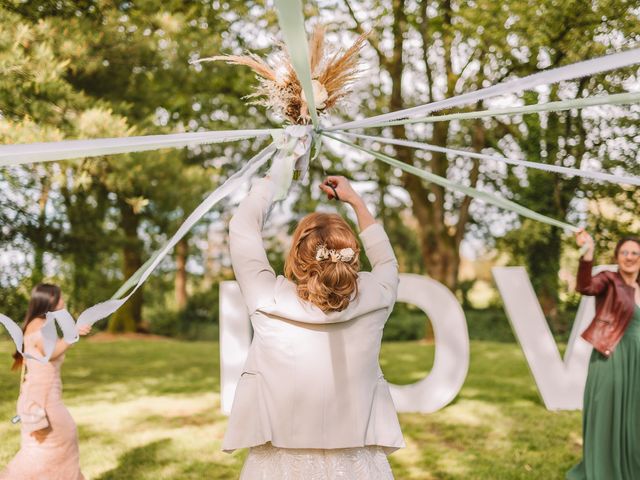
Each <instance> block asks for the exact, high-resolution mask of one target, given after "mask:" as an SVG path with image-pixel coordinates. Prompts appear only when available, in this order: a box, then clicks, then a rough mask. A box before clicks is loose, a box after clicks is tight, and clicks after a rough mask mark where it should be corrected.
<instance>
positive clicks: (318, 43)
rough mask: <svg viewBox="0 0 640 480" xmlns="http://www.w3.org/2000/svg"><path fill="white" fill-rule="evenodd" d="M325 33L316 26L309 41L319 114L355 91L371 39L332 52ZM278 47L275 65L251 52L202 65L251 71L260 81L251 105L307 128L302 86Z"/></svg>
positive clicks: (361, 39)
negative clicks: (361, 58)
mask: <svg viewBox="0 0 640 480" xmlns="http://www.w3.org/2000/svg"><path fill="white" fill-rule="evenodd" d="M325 31H326V30H325V27H324V26H323V25H320V24H318V25H316V26H315V27H314V29H313V33H312V35H311V39H310V41H309V61H310V64H311V78H312V86H313V97H314V103H315V106H316V110H317V111H318V113H319V114H321V113H325V112H327V111H328V110H330V109H331V108H333V107H335V106H336V105H338V104H339V103H340V101H341V100H343V99H344V98H345V97H346V96H347V95H348V94H349V92H350V91H351V86H352V84H353V81H354V80H355V79H356V78H357V77H358V75H359V73H360V69H359V67H360V63H359V59H358V54H359V53H360V50H361V49H362V47H363V46H364V43H365V41H366V39H367V36H368V33H365V34H362V35H360V36H359V37H358V38H357V39H356V41H355V42H354V43H353V45H352V46H351V47H349V48H348V49H347V50H344V51H343V50H342V49H338V50H330V46H329V45H327V44H326V42H325ZM278 48H279V50H278V52H276V53H275V55H274V56H273V58H272V60H271V63H272V64H273V66H272V65H270V64H269V63H267V61H266V60H264V59H263V58H260V57H259V56H258V55H256V54H254V53H251V52H248V53H247V54H246V55H218V56H215V57H209V58H203V59H200V60H198V62H207V61H219V60H221V61H224V62H227V63H229V64H233V65H245V66H247V67H249V68H251V69H252V70H253V71H254V72H255V73H256V75H257V78H258V80H259V84H258V86H257V87H256V89H255V92H254V93H252V94H251V95H248V96H247V97H248V98H251V99H254V100H253V101H252V102H251V103H252V104H255V105H262V106H264V107H266V108H268V109H270V110H271V111H273V112H274V113H275V114H276V115H278V116H281V117H283V118H286V119H287V120H288V121H289V122H291V123H293V124H298V125H306V124H308V123H309V122H310V117H309V111H308V108H307V101H306V98H305V96H304V92H303V91H302V86H301V84H300V81H299V80H298V76H297V75H296V72H295V70H294V68H293V66H292V65H291V59H290V57H289V54H288V52H287V49H286V47H285V46H284V44H278Z"/></svg>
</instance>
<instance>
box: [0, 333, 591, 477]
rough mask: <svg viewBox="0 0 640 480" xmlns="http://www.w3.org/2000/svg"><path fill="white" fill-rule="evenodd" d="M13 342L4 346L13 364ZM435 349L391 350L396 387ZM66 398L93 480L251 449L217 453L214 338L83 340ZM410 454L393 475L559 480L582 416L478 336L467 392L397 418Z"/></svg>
mask: <svg viewBox="0 0 640 480" xmlns="http://www.w3.org/2000/svg"><path fill="white" fill-rule="evenodd" d="M9 353H10V344H9V342H6V341H2V342H0V358H5V359H7V361H6V362H5V361H2V363H1V364H2V365H3V366H4V365H8V363H9V362H8V358H9ZM432 359H433V346H430V345H422V344H418V343H415V342H403V343H386V344H384V345H383V349H382V359H381V363H382V367H383V370H384V371H385V374H386V377H387V379H388V380H389V381H391V382H394V383H409V382H413V381H415V380H417V379H420V378H421V377H423V376H424V375H425V374H426V373H427V372H428V370H429V368H430V365H431V362H432ZM64 385H65V401H66V404H67V406H68V407H69V409H70V410H71V413H72V415H73V416H74V418H75V419H76V422H77V423H78V428H79V434H80V451H81V461H82V469H83V472H84V473H85V475H86V476H87V478H89V479H92V480H97V479H99V480H116V479H121V480H146V479H149V480H151V479H153V480H158V479H172V480H182V479H184V480H187V479H194V480H195V479H197V480H203V479H235V478H237V477H238V474H239V472H240V468H241V466H242V462H243V459H244V456H245V455H246V453H245V452H244V451H243V452H236V453H234V454H233V455H228V454H224V453H222V452H220V444H221V441H222V436H223V434H224V429H225V425H226V417H225V416H224V415H222V414H221V413H220V411H219V406H220V397H219V357H218V344H217V343H214V342H189V343H187V342H179V341H171V340H159V341H139V340H119V341H114V342H92V341H84V342H81V343H80V344H78V345H77V346H75V347H74V348H73V349H72V350H71V351H70V352H69V354H68V355H67V361H66V364H65V367H64ZM0 386H1V388H0V439H2V440H1V442H0V467H1V466H4V465H5V464H6V463H7V462H8V461H9V459H10V458H11V457H12V456H13V455H14V454H15V452H16V451H17V450H18V445H19V428H18V427H16V426H13V425H11V423H10V422H9V419H10V418H11V417H12V416H13V415H14V410H15V400H16V398H17V394H18V378H17V376H16V375H14V374H12V373H10V372H8V371H7V369H5V368H4V367H3V368H2V369H1V370H0ZM400 421H401V424H402V429H403V431H404V435H405V440H406V443H407V448H405V449H403V450H399V451H398V452H396V453H394V454H393V455H392V456H391V457H390V460H391V464H392V467H393V469H394V473H395V476H396V478H397V479H420V480H426V479H443V480H444V479H525V478H526V479H545V480H551V479H561V478H564V472H565V471H566V470H567V469H568V468H570V467H571V466H572V465H573V464H574V463H575V462H576V461H577V460H578V459H579V456H580V452H581V447H580V441H581V438H580V437H581V420H580V413H579V412H548V411H547V410H545V408H544V406H543V404H542V402H541V400H540V398H539V396H538V392H537V390H536V387H535V384H534V381H533V378H532V377H531V375H530V373H529V370H528V367H527V365H526V363H525V360H524V357H523V355H522V353H521V351H520V348H519V347H518V345H516V344H513V343H497V342H488V341H472V343H471V367H470V371H469V375H468V377H467V381H466V383H465V385H464V388H463V389H462V391H461V393H460V395H459V397H458V398H457V399H456V401H455V402H453V403H452V404H451V405H449V406H448V407H447V408H445V409H443V410H441V411H440V412H437V413H435V414H430V415H420V414H402V415H400Z"/></svg>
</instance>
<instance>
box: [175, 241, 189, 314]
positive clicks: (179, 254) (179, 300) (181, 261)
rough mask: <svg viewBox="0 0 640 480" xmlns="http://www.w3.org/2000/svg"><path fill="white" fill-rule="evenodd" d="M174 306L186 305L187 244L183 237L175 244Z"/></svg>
mask: <svg viewBox="0 0 640 480" xmlns="http://www.w3.org/2000/svg"><path fill="white" fill-rule="evenodd" d="M175 255H176V280H175V292H176V306H177V307H178V310H182V309H184V308H185V307H186V306H187V298H188V297H187V257H188V255H189V244H188V242H187V239H186V238H183V239H182V240H180V241H179V242H178V243H177V244H176V253H175Z"/></svg>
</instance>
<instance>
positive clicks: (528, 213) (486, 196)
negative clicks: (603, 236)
mask: <svg viewBox="0 0 640 480" xmlns="http://www.w3.org/2000/svg"><path fill="white" fill-rule="evenodd" d="M322 135H325V136H327V137H329V138H332V139H334V140H337V141H339V142H342V143H344V144H345V145H349V146H350V147H354V148H356V149H358V150H360V151H362V152H365V153H368V154H369V155H372V156H374V157H375V158H377V159H378V160H380V161H382V162H384V163H386V164H388V165H391V166H392V167H396V168H400V169H402V170H404V171H405V172H407V173H410V174H412V175H416V176H417V177H420V178H422V179H424V180H426V181H428V182H431V183H435V184H436V185H440V186H441V187H444V188H446V189H448V190H453V191H455V192H460V193H464V194H465V195H468V196H470V197H473V198H477V199H478V200H482V201H485V202H487V203H490V204H492V205H495V206H497V207H500V208H503V209H505V210H509V211H511V212H515V213H517V214H518V215H522V216H523V217H527V218H530V219H532V220H536V221H538V222H542V223H546V224H547V225H552V226H554V227H558V228H562V229H565V230H569V231H571V232H577V231H578V228H577V227H574V226H573V225H569V224H568V223H564V222H561V221H559V220H556V219H554V218H550V217H547V216H545V215H542V214H540V213H537V212H534V211H533V210H530V209H528V208H526V207H523V206H522V205H518V204H517V203H515V202H512V201H511V200H507V199H506V198H502V197H498V196H497V195H493V194H491V193H489V192H483V191H480V190H477V189H475V188H472V187H466V186H464V185H460V184H459V183H456V182H452V181H451V180H449V179H446V178H443V177H440V176H439V175H435V174H434V173H431V172H427V171H426V170H422V169H420V168H417V167H414V166H413V165H408V164H406V163H404V162H401V161H399V160H396V159H395V158H392V157H389V156H388V155H385V154H384V153H380V152H376V151H375V150H370V149H368V148H364V147H361V146H360V145H358V144H356V143H353V142H350V141H348V140H344V139H342V138H339V137H336V136H334V135H331V134H329V133H326V132H323V133H322Z"/></svg>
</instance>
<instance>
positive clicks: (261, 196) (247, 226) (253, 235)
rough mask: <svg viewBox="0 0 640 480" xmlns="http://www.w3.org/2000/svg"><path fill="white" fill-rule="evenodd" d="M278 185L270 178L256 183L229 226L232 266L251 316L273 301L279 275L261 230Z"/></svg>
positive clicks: (237, 209)
mask: <svg viewBox="0 0 640 480" xmlns="http://www.w3.org/2000/svg"><path fill="white" fill-rule="evenodd" d="M274 194H275V185H274V183H273V181H271V180H270V179H268V178H261V179H258V180H254V182H253V185H252V187H251V191H250V192H249V195H247V197H246V198H245V199H244V200H243V201H242V202H240V205H238V208H236V211H235V213H234V214H233V217H231V221H230V222H229V250H230V252H231V265H232V266H233V272H234V274H235V277H236V280H237V281H238V284H239V285H240V290H241V291H242V296H243V297H244V300H245V303H246V304H247V308H248V309H249V314H252V313H253V312H254V311H255V310H256V309H257V308H258V307H259V306H260V305H261V304H263V303H264V302H265V301H268V300H270V299H273V292H274V287H275V283H276V274H275V272H274V271H273V268H271V265H270V264H269V260H268V258H267V252H266V251H265V249H264V244H263V241H262V229H263V227H264V222H265V220H266V218H267V216H268V215H269V210H270V208H271V204H272V203H273V196H274Z"/></svg>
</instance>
